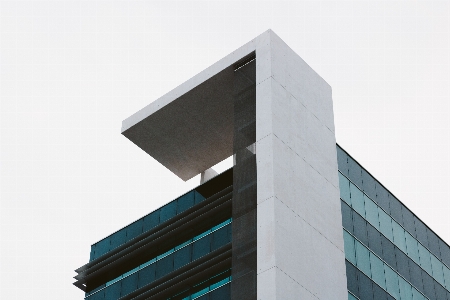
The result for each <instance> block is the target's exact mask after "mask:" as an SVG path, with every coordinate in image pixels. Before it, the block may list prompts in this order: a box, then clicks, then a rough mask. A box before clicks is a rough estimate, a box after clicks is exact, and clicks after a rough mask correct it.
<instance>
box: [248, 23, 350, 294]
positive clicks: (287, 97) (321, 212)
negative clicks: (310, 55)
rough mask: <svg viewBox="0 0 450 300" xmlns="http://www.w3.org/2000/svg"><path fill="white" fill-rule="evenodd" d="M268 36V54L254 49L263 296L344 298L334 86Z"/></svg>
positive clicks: (259, 258)
mask: <svg viewBox="0 0 450 300" xmlns="http://www.w3.org/2000/svg"><path fill="white" fill-rule="evenodd" d="M268 35H269V37H270V55H269V54H268V53H267V44H264V50H261V51H260V52H259V50H258V48H256V54H257V65H256V72H257V73H256V78H257V79H258V78H260V79H261V80H260V81H259V86H258V87H257V94H256V96H257V99H256V126H257V128H256V131H257V132H256V136H257V144H256V155H257V162H258V165H257V168H258V198H259V197H261V199H258V208H257V213H258V215H257V222H258V236H257V238H258V255H257V256H258V272H259V275H258V276H261V279H260V278H259V277H258V298H261V299H262V298H264V299H266V297H265V295H260V294H259V292H260V291H261V292H262V291H263V289H269V287H272V286H275V289H276V292H275V297H276V299H300V298H303V297H306V298H307V297H308V296H306V294H302V291H303V292H305V291H306V292H310V296H309V297H312V298H318V299H342V300H343V299H347V288H346V275H345V259H344V252H343V249H344V247H343V245H344V243H343V237H342V225H341V224H342V216H341V210H340V202H339V190H338V170H337V159H336V141H335V135H334V120H333V106H332V99H331V88H330V86H329V85H328V84H327V83H326V82H325V81H324V80H323V79H322V78H321V77H320V76H318V75H317V73H315V72H314V71H313V70H312V69H311V68H310V67H309V66H308V65H307V64H306V63H305V62H304V61H303V60H302V59H301V58H300V57H299V56H298V55H297V54H295V53H294V52H293V51H292V50H291V49H290V48H289V47H288V46H287V45H286V44H285V43H284V42H283V41H282V40H281V39H280V38H279V37H277V36H276V35H275V34H274V33H273V32H269V33H268ZM258 53H262V55H261V56H262V57H263V58H264V61H262V62H261V61H259V62H258V60H259V58H260V56H258ZM268 57H270V63H266V62H267V60H268ZM263 63H264V65H263ZM268 68H270V72H271V74H270V78H269V79H266V78H267V69H268ZM257 81H258V80H257ZM270 164H272V166H270ZM273 212H274V213H273ZM273 214H274V219H273V220H272V219H271V218H272V216H273ZM268 249H269V250H268ZM274 269H275V270H274ZM277 270H278V271H277ZM277 272H280V274H284V275H282V276H281V275H280V276H278V273H277ZM269 273H275V274H276V275H275V278H274V276H273V275H271V276H269V275H268V274H269ZM264 274H265V275H264ZM283 276H284V278H283V280H278V278H279V277H280V278H282V277H283ZM286 277H287V278H290V279H291V281H289V280H287V279H286ZM269 280H275V283H273V282H268V281H269ZM294 283H295V284H294ZM261 284H264V285H266V286H267V287H260V285H261ZM284 284H285V285H284ZM294 287H297V288H294ZM298 287H299V288H298ZM296 293H298V295H297V294H296ZM269 295H273V293H269Z"/></svg>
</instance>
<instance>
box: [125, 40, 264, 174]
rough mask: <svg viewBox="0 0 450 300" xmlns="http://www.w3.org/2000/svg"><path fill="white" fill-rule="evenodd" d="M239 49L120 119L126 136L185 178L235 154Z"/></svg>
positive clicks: (247, 50) (247, 49) (246, 49)
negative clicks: (235, 93) (234, 129)
mask: <svg viewBox="0 0 450 300" xmlns="http://www.w3.org/2000/svg"><path fill="white" fill-rule="evenodd" d="M257 39H258V38H256V39H254V40H252V41H251V42H249V43H247V44H245V45H244V46H242V47H240V48H239V49H238V50H236V51H234V52H233V53H231V54H229V55H228V56H226V57H225V58H223V59H222V60H220V61H218V62H217V63H215V64H214V65H212V66H211V67H209V68H207V69H206V70H204V71H202V72H201V73H199V74H197V75H196V76H194V77H193V78H191V79H190V80H188V81H186V82H185V83H183V84H182V85H180V86H178V87H177V88H175V89H174V90H172V91H170V92H169V93H167V94H166V95H164V96H162V97H161V98H159V99H157V100H155V101H154V102H152V103H150V104H149V105H147V106H146V107H144V108H143V109H141V110H140V111H138V112H137V113H135V114H133V115H132V116H130V117H129V118H127V119H125V120H124V121H123V122H122V134H123V135H124V136H126V137H127V138H128V139H129V140H130V141H132V142H133V143H134V144H136V145H137V146H139V147H140V148H141V149H142V150H144V151H145V152H146V153H148V154H149V155H150V156H152V157H153V158H154V159H156V160H157V161H158V162H160V163H161V164H162V165H164V166H165V167H166V168H168V169H169V170H170V171H172V172H173V173H174V174H176V175H177V176H178V177H180V178H181V179H183V180H184V181H186V180H188V179H190V178H192V177H194V176H196V175H198V174H200V173H201V172H203V171H205V170H207V169H209V168H210V167H212V166H214V165H215V164H217V163H218V162H220V161H222V160H224V159H225V158H227V157H229V156H231V155H232V154H233V78H234V75H233V74H234V70H235V68H236V66H238V65H239V64H242V62H245V61H246V60H247V59H248V57H250V56H252V55H254V54H253V53H254V51H255V43H256V42H255V41H257Z"/></svg>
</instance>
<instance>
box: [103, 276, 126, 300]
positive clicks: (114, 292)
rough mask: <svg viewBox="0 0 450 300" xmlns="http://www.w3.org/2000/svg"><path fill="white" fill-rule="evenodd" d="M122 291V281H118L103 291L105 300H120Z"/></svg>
mask: <svg viewBox="0 0 450 300" xmlns="http://www.w3.org/2000/svg"><path fill="white" fill-rule="evenodd" d="M121 290H122V281H118V282H116V283H114V284H112V285H110V286H108V287H107V288H106V289H105V290H104V291H105V299H108V300H116V299H119V298H120V292H121Z"/></svg>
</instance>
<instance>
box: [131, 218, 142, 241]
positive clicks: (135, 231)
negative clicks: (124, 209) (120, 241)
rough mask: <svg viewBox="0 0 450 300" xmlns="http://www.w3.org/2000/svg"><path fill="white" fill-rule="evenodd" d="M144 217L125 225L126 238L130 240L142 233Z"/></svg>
mask: <svg viewBox="0 0 450 300" xmlns="http://www.w3.org/2000/svg"><path fill="white" fill-rule="evenodd" d="M143 225H144V219H139V220H137V221H136V222H134V223H132V224H130V225H129V226H127V240H128V241H129V240H131V239H133V238H135V237H137V236H138V235H140V234H141V233H142V227H143Z"/></svg>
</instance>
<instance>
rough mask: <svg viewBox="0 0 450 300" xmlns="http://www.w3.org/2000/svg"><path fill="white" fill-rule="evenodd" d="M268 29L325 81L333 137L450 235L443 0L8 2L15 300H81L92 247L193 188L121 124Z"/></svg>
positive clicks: (3, 169)
mask: <svg viewBox="0 0 450 300" xmlns="http://www.w3.org/2000/svg"><path fill="white" fill-rule="evenodd" d="M267 29H272V30H273V31H274V32H275V33H276V34H278V35H279V36H280V37H281V38H282V39H283V40H284V41H285V42H286V43H287V44H288V45H289V46H290V47H291V48H292V49H293V50H294V51H295V52H297V53H298V54H299V55H300V56H301V57H302V58H303V59H304V60H305V61H306V62H307V63H308V64H309V65H310V66H311V67H312V68H313V69H314V70H315V71H316V72H317V73H318V74H320V75H321V76H322V77H323V78H324V79H325V80H326V81H327V82H328V83H329V84H330V85H331V87H332V89H333V105H334V114H335V126H336V139H337V142H338V143H339V145H341V146H342V147H343V148H344V149H345V150H346V151H348V152H349V153H350V154H351V155H352V156H353V157H354V158H355V159H356V160H357V161H358V162H359V163H361V164H362V166H363V167H365V168H366V169H367V170H369V172H371V174H372V175H373V176H375V177H376V178H377V179H378V180H379V181H380V182H381V183H383V184H384V185H385V186H386V187H387V188H388V189H389V190H390V191H391V192H392V193H393V194H394V195H395V196H397V198H399V199H400V200H401V201H402V202H403V203H404V204H405V205H406V206H407V207H409V208H410V209H411V210H412V211H413V212H414V213H415V214H416V215H417V216H418V217H419V218H421V219H422V220H423V221H424V222H425V223H426V224H428V225H429V226H430V227H431V228H432V229H433V230H434V231H435V232H436V233H437V234H438V235H439V236H440V237H441V238H443V239H444V240H445V241H447V243H449V242H450V219H449V217H448V216H449V213H450V201H449V200H450V173H449V172H450V118H449V117H450V2H449V1H412V0H410V1H364V0H360V1H242V0H241V1H213V0H212V1H170V0H166V1H121V2H118V1H31V2H30V1H26V2H24V1H0V290H1V291H2V296H3V297H5V299H82V297H83V296H84V294H83V292H81V291H80V290H79V289H77V288H76V287H74V286H73V285H72V282H73V281H74V280H73V279H72V277H73V276H75V274H76V273H75V272H74V271H73V270H75V269H76V268H78V267H80V266H82V265H83V264H85V263H87V262H88V259H89V251H90V245H91V244H93V243H95V242H97V241H98V240H100V239H102V238H103V237H105V236H107V235H109V234H110V233H112V232H114V231H116V230H118V229H120V228H121V227H123V226H126V225H127V224H129V223H131V222H132V221H134V220H136V219H138V218H140V217H142V216H143V215H145V214H147V213H149V212H151V211H153V210H154V209H156V208H158V207H160V206H161V205H163V204H165V203H167V202H169V201H171V200H173V199H175V198H176V197H177V196H179V195H181V194H183V193H184V192H186V191H189V190H191V189H192V188H194V187H195V186H197V185H198V184H199V181H200V179H199V176H197V177H195V178H193V179H191V180H189V181H187V182H183V181H182V180H181V179H179V178H178V177H176V176H175V175H174V174H172V173H171V172H170V171H168V170H167V169H165V168H164V167H163V166H161V165H160V164H159V163H157V162H156V161H155V160H154V159H153V158H151V157H150V156H149V155H147V154H146V153H144V152H143V151H142V150H140V149H139V148H138V147H137V146H136V145H134V144H133V143H131V142H130V141H129V140H127V139H126V138H125V137H124V136H122V135H121V134H120V128H121V122H122V120H124V119H125V118H127V117H128V116H130V115H132V114H133V113H135V112H136V111H138V110H139V109H141V108H143V107H144V106H146V105H147V104H149V103H150V102H152V101H154V100H156V99H157V98H159V97H161V96H162V95H164V94H165V93H167V92H168V91H170V90H172V89H173V88H175V87H176V86H178V85H179V84H181V83H183V82H184V81H186V80H188V79H189V78H191V77H192V76H194V75H195V74H197V73H199V72H200V71H202V70H204V69H205V68H207V67H208V66H210V65H211V64H213V63H214V62H216V61H218V60H220V59H221V58H222V57H224V56H226V55H227V54H229V53H230V52H232V51H233V50H235V49H237V48H239V47H240V46H241V45H243V44H245V43H246V42H248V41H250V40H251V39H253V38H254V37H256V36H257V35H259V34H261V33H262V32H264V31H265V30H267ZM224 168H226V163H225V164H223V165H222V166H219V170H220V169H224Z"/></svg>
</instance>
